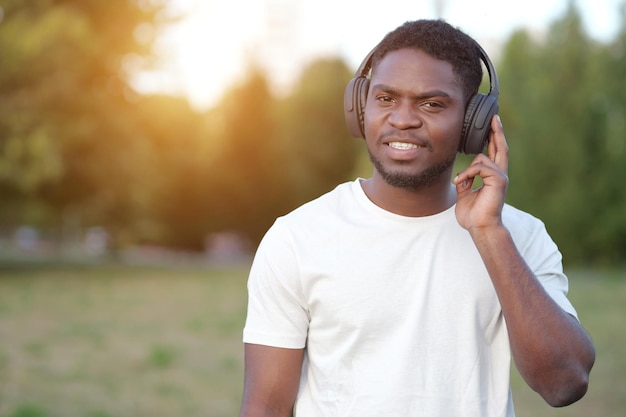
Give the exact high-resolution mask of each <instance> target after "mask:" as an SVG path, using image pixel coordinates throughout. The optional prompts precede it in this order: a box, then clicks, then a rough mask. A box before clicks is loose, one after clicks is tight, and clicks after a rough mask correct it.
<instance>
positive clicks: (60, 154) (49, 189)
mask: <svg viewBox="0 0 626 417" xmlns="http://www.w3.org/2000/svg"><path fill="white" fill-rule="evenodd" d="M2 7H3V19H2V21H1V22H0V54H1V55H2V60H0V95H1V97H2V100H1V101H0V194H2V196H3V197H4V196H7V197H9V199H8V200H10V201H12V202H13V204H12V205H11V210H8V209H5V210H4V211H3V213H2V214H3V218H4V219H6V220H5V222H13V223H15V222H29V223H37V222H39V223H48V224H55V223H56V224H57V225H58V224H60V223H61V222H62V221H63V220H62V219H64V218H65V219H67V218H71V219H73V220H72V223H77V224H82V225H90V224H101V225H104V226H108V227H109V228H110V230H111V231H113V232H116V231H119V233H116V235H119V236H122V235H123V234H124V233H126V232H124V230H126V231H127V230H128V229H130V228H132V222H133V220H134V219H135V218H137V217H138V215H139V212H140V207H141V202H142V201H145V198H144V192H143V191H142V189H143V184H142V181H141V178H146V169H147V165H146V159H147V158H149V156H150V155H151V151H152V150H151V145H150V143H149V141H148V140H146V138H145V136H144V135H142V132H140V131H138V129H137V126H136V125H135V122H134V121H133V119H132V114H133V111H134V99H135V93H134V92H133V91H132V89H131V88H130V86H129V83H128V76H129V74H128V71H126V67H127V65H126V64H127V63H128V62H129V58H130V57H136V58H137V59H139V57H141V56H145V55H146V54H148V53H149V51H150V48H151V45H150V44H151V39H150V37H149V36H146V34H149V33H150V32H151V31H152V29H151V28H153V26H154V24H155V22H156V21H157V20H158V19H157V17H158V16H159V12H160V11H161V10H162V7H163V6H162V5H161V4H159V3H158V2H148V1H143V2H139V1H133V0H111V1H107V2H100V1H94V0H90V1H81V0H31V1H28V2H24V1H19V0H8V1H5V2H3V6H2ZM7 206H8V205H7ZM7 206H4V204H3V207H7ZM24 206H29V207H36V210H15V208H20V207H24ZM9 213H10V216H9ZM33 213H35V214H33ZM5 215H6V216H7V217H4V216H5Z"/></svg>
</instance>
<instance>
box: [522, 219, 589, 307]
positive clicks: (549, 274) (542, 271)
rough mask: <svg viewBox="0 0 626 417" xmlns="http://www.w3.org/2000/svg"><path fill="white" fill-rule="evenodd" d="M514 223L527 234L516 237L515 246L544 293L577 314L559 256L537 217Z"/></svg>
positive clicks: (561, 259)
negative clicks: (569, 295)
mask: <svg viewBox="0 0 626 417" xmlns="http://www.w3.org/2000/svg"><path fill="white" fill-rule="evenodd" d="M527 220H528V221H527V222H525V221H522V222H520V223H518V228H519V226H522V227H523V228H524V229H525V232H524V234H526V235H527V236H528V237H527V238H526V239H520V242H519V244H518V249H519V250H520V252H521V254H522V256H523V257H524V260H525V261H526V263H527V264H528V266H529V267H530V268H531V270H532V271H533V273H534V274H535V276H536V277H537V279H538V280H539V282H540V283H541V285H542V286H543V288H544V289H545V290H546V292H547V293H548V295H549V296H550V297H551V298H552V299H553V300H554V301H555V302H556V303H557V304H558V305H559V306H560V307H561V308H562V309H563V310H564V311H565V312H567V313H569V314H571V315H572V316H574V317H576V318H577V319H578V314H577V312H576V309H575V308H574V306H573V305H572V303H571V302H570V301H569V299H568V298H567V293H568V290H569V281H568V279H567V276H566V275H565V273H564V272H563V256H562V255H561V252H560V251H559V249H558V247H557V245H556V243H554V241H553V240H552V238H551V237H550V235H549V234H548V232H547V230H546V228H545V225H544V224H543V222H541V221H540V220H538V219H536V218H534V217H532V216H528V218H527Z"/></svg>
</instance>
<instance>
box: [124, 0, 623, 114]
mask: <svg viewBox="0 0 626 417" xmlns="http://www.w3.org/2000/svg"><path fill="white" fill-rule="evenodd" d="M568 1H569V0H523V1H509V0H411V1H409V0H171V3H170V10H171V12H172V13H174V14H177V15H180V16H182V19H181V20H180V21H179V22H177V23H176V24H174V25H171V26H169V27H167V28H165V29H164V30H162V33H160V35H159V37H158V38H157V43H156V49H155V52H156V53H157V55H158V56H159V57H160V59H161V63H162V64H161V68H160V70H159V71H156V72H152V73H149V74H143V76H142V77H139V78H138V81H137V83H136V85H137V88H138V89H139V90H140V91H145V92H153V91H162V92H167V93H173V94H181V95H183V96H185V97H187V98H188V99H189V101H190V103H191V104H192V106H193V107H195V108H196V109H198V110H203V109H206V108H210V107H211V106H214V105H216V104H217V102H218V101H219V99H220V98H221V97H222V94H223V93H224V91H225V89H227V88H228V87H230V86H232V85H233V84H234V83H236V82H237V80H239V79H241V78H242V77H243V76H244V75H245V71H246V69H247V66H248V64H249V62H250V59H251V57H256V59H257V60H260V61H263V62H261V64H262V65H265V66H266V67H267V68H266V69H267V71H268V75H269V77H270V81H271V82H272V83H273V85H274V87H275V88H276V89H277V90H281V89H282V90H285V89H287V88H288V87H289V85H290V83H291V82H293V80H294V79H296V78H297V76H298V73H299V71H301V70H302V68H303V67H304V65H306V63H308V62H310V61H311V60H313V59H315V58H318V57H321V56H329V55H332V56H337V55H338V56H340V57H342V58H344V59H345V60H346V63H347V64H348V65H349V66H350V67H352V68H354V69H356V68H357V67H358V65H359V63H360V62H361V60H362V59H363V57H364V56H365V55H366V54H367V53H368V52H369V51H370V49H371V48H372V47H374V46H375V45H376V44H377V43H378V42H379V41H380V39H381V38H382V37H383V36H384V35H385V34H386V33H387V32H389V31H391V30H393V29H394V28H396V27H397V26H399V25H400V24H402V23H404V22H405V21H407V20H414V19H420V18H436V17H442V18H443V19H445V20H446V21H448V22H449V23H450V24H452V25H453V26H457V27H459V28H460V29H461V30H463V31H464V32H466V33H467V34H469V35H470V36H472V37H473V38H475V39H476V40H477V41H478V42H479V43H481V45H482V46H483V48H484V49H485V50H486V51H487V53H488V54H489V55H490V56H491V57H492V58H494V56H496V55H497V52H498V48H499V46H500V44H501V43H502V42H504V41H505V40H506V39H507V37H508V36H509V35H510V34H511V32H512V31H513V30H516V29H519V28H526V29H529V30H532V31H536V32H538V33H540V32H541V31H542V30H545V29H546V28H547V27H548V25H549V24H550V23H552V22H553V21H554V20H555V19H557V18H559V17H561V16H563V14H564V12H565V10H566V7H567V4H568ZM623 1H624V0H574V2H575V4H577V6H578V9H579V10H580V11H581V15H582V16H583V23H584V25H585V29H586V31H587V33H588V34H589V35H590V36H592V37H593V38H595V39H597V40H599V41H609V40H611V39H612V38H613V37H614V36H615V35H616V33H617V30H618V26H619V23H620V18H619V12H618V11H619V5H620V4H621V3H622V2H623ZM436 4H438V5H439V7H438V9H437V8H436V6H435V5H436ZM269 27H272V28H273V29H272V30H269V29H268V28H269ZM259 57H260V58H259Z"/></svg>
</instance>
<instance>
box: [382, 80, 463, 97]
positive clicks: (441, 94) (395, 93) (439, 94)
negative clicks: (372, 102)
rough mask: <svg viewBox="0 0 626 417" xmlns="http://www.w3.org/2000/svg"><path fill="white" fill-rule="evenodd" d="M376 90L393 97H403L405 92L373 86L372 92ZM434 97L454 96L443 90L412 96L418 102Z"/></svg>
mask: <svg viewBox="0 0 626 417" xmlns="http://www.w3.org/2000/svg"><path fill="white" fill-rule="evenodd" d="M375 90H381V91H384V92H386V93H389V94H391V95H393V96H401V95H403V92H402V91H401V90H399V89H397V88H394V87H392V86H390V85H386V84H376V85H373V86H372V91H375ZM433 97H443V98H452V96H451V95H450V94H449V93H446V92H445V91H443V90H431V91H425V92H423V93H420V94H411V98H413V99H417V100H424V99H428V98H433Z"/></svg>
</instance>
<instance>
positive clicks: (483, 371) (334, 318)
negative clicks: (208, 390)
mask: <svg viewBox="0 0 626 417" xmlns="http://www.w3.org/2000/svg"><path fill="white" fill-rule="evenodd" d="M503 220H504V224H505V225H506V226H507V228H508V229H509V230H510V232H511V235H512V236H513V239H514V241H515V243H516V245H517V248H518V249H519V251H520V252H521V254H522V256H523V257H524V259H525V260H526V262H527V263H528V265H529V266H530V268H531V269H532V270H533V271H534V272H535V274H536V275H537V277H538V278H539V280H540V281H541V283H542V284H543V286H544V287H545V289H546V290H547V292H548V293H549V294H550V296H551V297H552V298H553V299H554V300H555V301H556V302H557V303H558V304H559V305H560V306H561V307H562V308H563V309H564V310H565V311H567V312H568V313H570V314H573V315H574V316H576V311H575V310H574V308H573V307H572V305H571V303H570V302H569V301H568V300H567V298H566V294H567V289H568V282H567V278H566V277H565V275H563V271H562V266H561V254H560V253H559V251H558V249H557V247H556V245H555V244H554V243H553V241H552V239H551V238H550V237H549V236H548V234H547V232H546V230H545V228H544V225H543V223H541V222H540V221H539V220H537V219H536V218H534V217H532V216H530V215H528V214H526V213H524V212H521V211H519V210H517V209H515V208H513V207H511V206H508V205H506V206H505V207H504V210H503ZM248 291H249V303H248V316H247V320H246V325H245V328H244V338H243V339H244V342H246V343H254V344H261V345H269V346H276V347H283V348H306V351H305V352H306V354H305V360H304V363H303V368H302V377H301V381H300V388H299V392H298V397H297V401H296V406H295V415H296V416H297V417H335V416H353V417H368V416H372V417H381V416H385V417H386V416H427V417H455V416H471V417H478V416H480V417H491V416H494V417H496V416H497V417H505V416H506V417H512V416H514V411H513V402H512V399H511V394H510V381H509V378H510V374H509V372H510V363H511V353H510V347H509V340H508V335H507V330H506V325H505V322H504V318H503V316H502V311H501V308H500V304H499V302H498V299H497V296H496V293H495V290H494V288H493V284H492V282H491V279H490V278H489V275H488V274H487V271H486V269H485V266H484V264H483V262H482V260H481V258H480V255H479V254H478V251H477V249H476V247H475V245H474V243H473V242H472V239H471V237H470V236H469V233H468V232H467V231H466V230H465V229H463V228H462V227H461V226H459V224H458V222H457V220H456V217H455V213H454V207H452V208H450V209H448V210H446V211H444V212H441V213H438V214H435V215H432V216H427V217H404V216H400V215H396V214H393V213H390V212H388V211H385V210H383V209H381V208H380V207H378V206H376V205H375V204H374V203H372V202H371V201H370V200H369V199H368V197H367V196H366V195H365V193H364V191H363V189H362V187H361V184H360V179H357V180H356V181H354V182H351V183H345V184H342V185H339V186H338V187H337V188H336V189H335V190H333V191H331V192H330V193H328V194H325V195H323V196H322V197H320V198H318V199H316V200H314V201H312V202H310V203H307V204H305V205H303V206H302V207H300V208H298V209H296V210H294V211H293V212H291V213H290V214H288V215H286V216H284V217H281V218H279V219H277V220H276V222H275V224H274V225H273V226H272V227H271V228H270V230H269V231H268V232H267V234H266V236H265V237H264V238H263V241H262V242H261V244H260V246H259V248H258V251H257V254H256V256H255V259H254V262H253V265H252V269H251V271H250V277H249V282H248Z"/></svg>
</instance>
